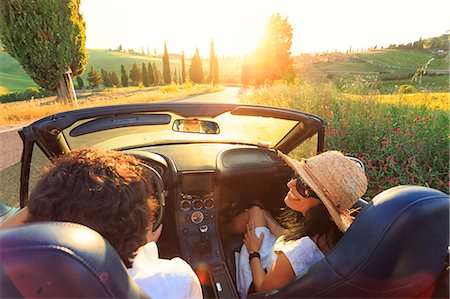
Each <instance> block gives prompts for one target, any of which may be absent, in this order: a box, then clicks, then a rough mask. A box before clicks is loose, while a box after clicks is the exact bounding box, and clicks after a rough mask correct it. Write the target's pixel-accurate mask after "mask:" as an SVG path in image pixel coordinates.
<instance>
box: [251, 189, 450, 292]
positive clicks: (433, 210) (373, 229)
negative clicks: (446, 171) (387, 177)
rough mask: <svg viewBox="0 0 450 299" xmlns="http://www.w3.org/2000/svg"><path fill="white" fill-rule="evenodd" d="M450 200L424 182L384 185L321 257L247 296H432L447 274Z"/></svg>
mask: <svg viewBox="0 0 450 299" xmlns="http://www.w3.org/2000/svg"><path fill="white" fill-rule="evenodd" d="M449 202H450V201H449V196H448V195H447V194H444V193H442V192H440V191H437V190H434V189H430V188H425V187H418V186H398V187H394V188H391V189H389V190H386V191H384V192H382V193H380V194H379V195H377V196H376V197H375V198H374V199H373V200H372V201H371V202H370V203H369V204H368V205H367V206H366V207H364V209H363V210H362V211H361V212H360V213H359V215H358V216H357V218H356V219H355V221H354V222H353V224H352V225H351V226H350V228H349V229H348V231H347V232H346V233H345V234H344V236H343V238H342V239H341V240H340V241H339V243H338V244H337V245H336V247H335V248H334V249H333V250H332V251H331V253H330V254H329V255H328V256H327V257H326V258H325V259H323V260H322V261H320V262H319V263H317V264H316V265H314V266H313V267H311V268H310V269H309V270H308V271H305V272H304V273H303V274H301V275H300V276H298V277H297V278H296V279H295V280H294V281H292V282H290V283H288V284H287V285H286V286H284V287H283V288H281V289H279V290H275V291H272V292H270V293H256V294H252V295H250V296H249V298H430V297H432V296H433V291H434V290H435V288H436V285H435V284H436V281H437V280H438V277H439V275H440V273H442V274H441V275H446V274H447V275H448V272H447V273H446V271H445V268H446V266H447V265H446V258H447V257H448V246H449ZM447 271H448V270H447ZM447 278H448V276H447ZM439 280H441V279H439ZM442 280H445V279H442ZM438 289H439V288H438ZM434 296H436V294H435V295H434ZM440 296H442V295H439V297H440ZM446 296H447V297H446V298H448V284H447V294H446Z"/></svg>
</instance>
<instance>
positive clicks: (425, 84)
mask: <svg viewBox="0 0 450 299" xmlns="http://www.w3.org/2000/svg"><path fill="white" fill-rule="evenodd" d="M87 52H88V55H89V56H88V65H87V66H86V71H85V72H84V74H83V76H82V77H83V80H84V81H85V82H86V79H87V73H88V72H89V69H90V67H91V66H94V68H95V69H96V70H98V71H100V70H101V69H105V70H107V71H113V70H115V71H117V72H118V74H119V75H120V65H121V64H123V65H124V66H125V69H126V70H127V71H128V72H129V71H130V69H131V67H132V65H133V64H134V63H137V64H138V66H139V67H141V65H142V63H146V64H147V63H148V62H152V63H153V62H155V63H156V65H157V66H158V68H159V69H160V71H162V58H161V57H153V56H152V57H150V56H143V55H137V54H130V53H121V52H115V51H108V50H98V49H97V50H94V49H88V50H87ZM328 57H332V54H328ZM433 57H434V60H433V61H432V62H431V63H430V64H429V66H428V70H448V69H449V59H448V55H435V54H434V53H433V52H431V51H427V50H402V49H395V50H389V49H385V50H376V51H369V52H365V53H356V54H346V55H343V57H342V54H341V56H340V58H339V59H337V60H334V61H323V60H326V59H321V60H322V61H318V62H312V63H306V64H302V63H300V64H296V69H297V74H298V76H299V77H300V79H301V80H302V81H309V80H316V79H319V80H324V79H325V80H327V79H328V80H329V79H331V80H332V81H333V82H334V83H335V84H336V85H337V86H338V87H348V86H350V85H355V82H356V83H357V81H358V80H362V81H363V82H368V83H370V84H372V85H373V87H374V88H375V89H377V90H378V91H380V92H381V93H394V92H396V88H397V87H398V86H400V85H403V84H411V85H413V86H415V88H416V90H419V91H420V90H428V91H447V90H448V84H449V82H448V77H449V76H448V75H439V76H438V75H433V76H424V77H423V78H422V82H411V78H412V77H413V75H414V73H415V72H416V71H417V69H419V68H421V67H423V66H424V65H425V64H426V63H427V61H429V60H430V59H431V58H433ZM322 58H323V57H322ZM294 60H295V61H297V58H294ZM330 60H333V59H330ZM170 63H171V70H172V71H174V70H177V73H178V74H179V72H180V70H181V59H180V55H171V56H170ZM189 65H190V61H189V57H186V72H187V71H188V69H189ZM208 70H209V61H208V60H207V59H204V60H203V72H204V76H205V77H206V76H207V74H208ZM240 71H241V58H240V57H221V58H219V72H220V78H221V81H222V82H223V83H240ZM339 72H382V74H381V75H364V74H342V73H339ZM29 87H37V86H36V84H35V83H34V82H33V81H32V80H31V78H30V77H29V76H28V75H27V74H26V73H25V71H24V70H23V69H22V67H21V66H20V65H19V63H18V62H17V61H16V60H15V59H14V58H12V57H11V56H10V55H9V54H7V53H6V52H0V94H5V93H8V92H16V91H23V90H25V89H27V88H29ZM365 90H367V88H365ZM347 91H349V92H357V90H347Z"/></svg>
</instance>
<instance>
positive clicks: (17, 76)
mask: <svg viewBox="0 0 450 299" xmlns="http://www.w3.org/2000/svg"><path fill="white" fill-rule="evenodd" d="M87 52H88V55H89V57H88V64H87V66H86V71H85V72H84V74H83V76H82V78H83V80H84V81H85V82H86V80H87V74H88V72H89V70H90V68H91V66H94V68H95V69H96V70H97V71H100V69H105V70H107V71H113V70H115V71H117V73H118V74H119V76H120V65H121V64H123V65H124V66H125V69H126V70H127V71H128V72H129V71H130V70H131V67H132V66H133V64H134V63H137V64H138V66H139V67H141V66H142V63H145V64H147V63H148V62H152V63H153V62H155V63H156V65H157V67H158V68H160V70H161V72H162V59H161V57H148V56H141V55H133V54H129V53H121V52H114V51H108V50H93V49H88V50H87ZM180 65H181V61H180V59H173V60H172V61H171V67H172V70H173V69H177V72H179V71H180V69H181V67H180ZM0 86H2V87H4V88H6V89H7V90H9V92H14V91H20V90H24V89H26V88H29V87H37V85H36V84H35V83H34V82H33V80H32V79H31V78H30V77H29V76H28V75H27V73H26V72H25V71H24V70H23V68H22V66H21V65H20V64H19V63H18V62H17V61H16V60H15V59H14V58H13V57H11V56H10V55H9V54H8V53H6V52H0ZM0 93H1V90H0ZM3 93H5V92H3Z"/></svg>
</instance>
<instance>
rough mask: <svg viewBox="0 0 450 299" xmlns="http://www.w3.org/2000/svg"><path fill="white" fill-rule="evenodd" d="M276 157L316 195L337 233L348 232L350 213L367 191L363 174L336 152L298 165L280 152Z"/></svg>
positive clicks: (326, 153)
mask: <svg viewBox="0 0 450 299" xmlns="http://www.w3.org/2000/svg"><path fill="white" fill-rule="evenodd" d="M278 155H279V156H280V157H281V158H282V159H283V160H284V161H285V162H286V163H287V165H289V166H290V167H291V168H292V169H293V170H294V171H295V172H296V173H297V174H298V175H300V177H301V178H302V179H303V181H304V182H305V183H306V184H308V186H309V187H311V189H312V190H313V191H314V192H315V193H316V194H317V196H318V197H319V199H320V200H321V201H322V203H323V204H324V205H325V207H326V208H327V210H328V212H329V213H330V215H331V217H332V218H333V220H334V222H335V223H336V225H337V226H338V227H339V229H340V230H341V231H343V232H345V231H347V229H348V228H349V226H350V224H352V221H353V217H351V216H350V213H349V209H350V208H351V207H352V206H353V205H354V204H355V202H357V201H358V199H359V198H360V197H361V196H362V195H363V194H364V193H366V190H367V179H366V175H365V174H364V170H362V169H361V168H360V167H359V166H358V165H357V164H356V163H355V162H353V161H351V160H349V159H347V158H346V157H345V156H344V155H343V154H342V153H341V152H337V151H329V152H325V153H323V154H320V155H317V156H314V157H311V158H309V159H306V160H305V159H302V161H301V162H299V161H297V160H294V159H292V158H290V157H288V156H287V155H285V154H283V153H282V152H280V151H278Z"/></svg>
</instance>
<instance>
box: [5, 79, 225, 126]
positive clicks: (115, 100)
mask: <svg viewBox="0 0 450 299" xmlns="http://www.w3.org/2000/svg"><path fill="white" fill-rule="evenodd" d="M221 90H222V89H221V88H219V87H211V86H210V85H193V84H185V85H171V86H163V87H144V88H139V87H125V88H114V89H103V90H94V91H90V90H88V91H82V92H80V94H79V95H78V107H77V109H81V108H89V107H99V106H109V105H119V104H135V103H148V102H157V101H165V100H170V99H178V98H183V97H188V96H192V95H197V94H203V93H210V92H217V91H221ZM72 109H73V107H72V106H69V105H64V104H62V103H59V102H57V101H56V97H48V98H43V99H38V100H29V101H22V102H14V103H6V104H0V125H14V124H23V123H30V122H32V121H34V120H36V119H39V118H42V117H45V116H48V115H52V114H55V113H59V112H64V111H69V110H72Z"/></svg>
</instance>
